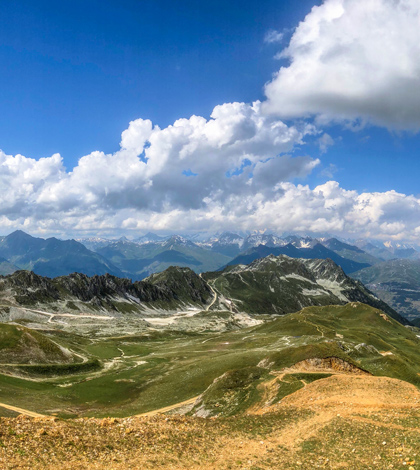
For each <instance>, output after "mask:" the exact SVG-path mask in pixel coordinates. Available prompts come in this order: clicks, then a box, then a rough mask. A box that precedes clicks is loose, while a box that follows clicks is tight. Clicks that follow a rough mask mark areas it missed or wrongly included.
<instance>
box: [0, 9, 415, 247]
mask: <svg viewBox="0 0 420 470" xmlns="http://www.w3.org/2000/svg"><path fill="white" fill-rule="evenodd" d="M419 26H420V6H419V5H418V2H417V1H415V0H399V1H398V0H363V1H362V0H326V1H325V2H324V3H323V4H322V5H321V6H319V7H314V8H313V9H312V11H311V12H310V13H309V14H308V15H307V17H306V18H305V19H304V21H302V22H301V23H300V24H299V26H298V27H297V28H296V30H295V32H294V34H293V36H292V38H291V41H290V44H289V45H288V47H287V48H286V49H284V50H283V52H282V53H281V55H282V57H285V58H288V59H289V60H290V64H289V65H288V66H284V67H282V68H281V69H280V71H279V72H278V73H277V74H276V75H275V76H274V78H273V79H272V81H271V82H270V83H268V84H267V85H266V87H265V91H266V96H267V99H266V101H265V102H263V103H260V102H255V103H253V104H245V103H225V104H222V105H219V106H216V107H215V109H214V110H213V112H212V114H211V116H210V119H205V118H204V117H200V116H192V117H191V118H189V119H179V120H177V121H175V122H174V123H173V124H172V125H170V126H168V127H166V128H163V129H161V128H159V127H158V126H157V125H153V124H152V122H151V121H150V120H147V119H137V120H135V121H132V122H131V123H130V125H129V127H128V128H127V129H126V130H125V131H124V132H123V133H122V136H121V143H120V150H119V151H117V152H115V153H114V154H104V153H103V152H100V151H96V152H92V153H91V154H89V155H86V156H84V157H83V158H81V159H80V160H79V162H78V165H77V166H76V167H75V168H74V169H72V170H71V171H67V170H66V169H65V168H64V166H63V162H62V159H61V157H60V155H59V154H55V155H53V156H51V157H49V158H42V159H39V160H35V159H32V158H26V157H23V156H21V155H16V156H11V155H6V154H5V153H3V152H0V169H1V172H0V188H1V189H0V196H1V203H0V224H1V225H2V226H3V227H10V229H15V228H22V229H27V230H30V231H32V232H35V233H39V232H46V233H54V232H59V233H67V234H70V233H72V234H76V233H81V232H93V233H99V232H101V231H103V232H113V231H114V232H120V231H128V230H135V231H140V230H149V229H153V230H173V231H188V230H221V229H230V230H232V229H238V230H239V229H244V230H246V229H249V230H253V229H262V228H269V229H272V230H278V231H310V232H326V231H328V232H334V233H343V234H353V235H363V236H369V237H385V238H401V239H417V238H418V237H419V236H420V199H419V198H417V197H415V196H413V195H405V194H399V193H397V192H395V191H393V190H390V191H387V192H383V193H369V192H366V193H362V194H359V193H357V192H356V191H348V190H345V189H343V188H341V187H340V185H339V183H338V182H335V181H330V182H328V183H326V184H323V185H320V186H317V187H315V188H312V189H311V188H310V187H308V186H307V185H303V184H296V183H294V182H293V181H294V180H295V179H296V178H302V179H303V178H305V177H306V176H308V175H309V174H310V173H311V172H312V171H313V170H314V168H316V166H317V165H318V164H319V163H320V162H319V160H318V159H314V158H311V157H310V156H307V155H304V154H301V155H296V154H297V153H298V151H299V152H300V153H302V151H301V150H299V149H301V147H302V146H303V145H304V143H305V138H310V137H311V136H320V135H322V137H320V139H319V141H320V144H319V145H320V148H321V150H322V151H328V146H330V145H331V144H332V141H331V138H329V136H328V134H327V133H324V131H323V130H322V129H323V126H325V125H326V124H328V123H331V122H340V123H343V124H344V125H346V126H348V125H350V126H353V128H355V126H360V125H363V124H370V125H377V126H382V127H387V128H389V129H398V130H408V131H418V130H419V129H420V94H419V93H418V89H419V85H420V63H419V62H418V57H419V56H420V55H419V52H420V27H419ZM280 39H281V33H278V32H273V31H271V32H269V33H267V36H266V38H265V40H266V41H267V42H278V41H280ZM285 120H287V123H286V122H285ZM290 120H292V121H290ZM293 120H294V121H293Z"/></svg>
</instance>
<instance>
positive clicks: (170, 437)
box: [0, 374, 420, 470]
mask: <svg viewBox="0 0 420 470" xmlns="http://www.w3.org/2000/svg"><path fill="white" fill-rule="evenodd" d="M419 403H420V392H419V391H418V389H417V388H416V387H414V386H413V385H411V384H408V383H406V382H401V381H399V380H396V379H390V378H387V377H373V376H369V375H346V374H338V375H333V376H331V377H329V378H325V379H321V380H317V381H316V382H313V383H311V384H308V385H306V386H305V387H304V388H303V389H301V390H299V391H297V392H295V393H294V394H292V395H289V396H288V397H286V398H284V399H283V400H281V402H280V403H277V404H275V405H273V406H271V407H269V408H266V409H265V410H264V413H262V414H258V415H250V414H246V415H243V416H238V417H235V418H219V419H199V418H186V417H174V416H172V417H165V416H155V417H151V418H127V419H112V418H111V419H110V418H105V419H102V420H100V419H79V420H70V421H60V420H57V419H50V418H27V417H18V418H2V419H1V420H0V432H1V447H0V466H1V468H4V469H12V468H22V469H24V468H25V469H29V468H30V469H41V468H48V469H53V468H54V469H55V468H58V467H60V468H62V469H70V468H71V469H91V468H92V469H111V468H112V469H138V468H141V469H152V468H167V469H206V470H207V469H236V468H237V469H239V468H240V469H249V470H251V469H252V470H261V469H312V468H329V469H338V468H349V469H372V468H375V469H390V468H407V469H410V468H411V470H412V469H415V468H419V464H418V462H419V463H420V459H419V455H417V454H418V452H419V449H420V430H419V424H420V406H419Z"/></svg>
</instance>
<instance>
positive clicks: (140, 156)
mask: <svg viewBox="0 0 420 470" xmlns="http://www.w3.org/2000/svg"><path fill="white" fill-rule="evenodd" d="M315 132H316V131H315V130H314V128H313V126H310V125H301V126H299V127H296V126H287V125H286V124H284V123H283V122H282V121H280V120H279V119H278V118H275V117H271V116H267V115H264V114H262V113H261V104H260V103H259V102H255V103H253V104H252V105H249V104H244V103H227V104H224V105H221V106H217V107H216V108H215V109H214V110H213V113H212V114H211V117H210V119H208V120H207V119H205V118H203V117H200V116H192V117H191V118H189V119H179V120H177V121H176V122H174V124H173V125H170V126H168V127H166V128H164V129H160V128H159V127H158V126H153V124H152V123H151V122H150V121H149V120H143V119H138V120H136V121H133V122H131V123H130V125H129V127H128V129H126V130H125V131H124V132H123V133H122V136H121V143H120V150H119V151H118V152H116V153H114V154H105V153H103V152H100V151H95V152H92V153H91V154H89V155H86V156H84V157H82V158H81V159H80V160H79V162H78V165H77V166H76V167H75V168H74V169H73V170H72V171H70V172H67V171H66V170H65V168H64V167H63V162H62V159H61V157H60V155H58V154H56V155H53V156H52V157H50V158H44V159H40V160H38V161H37V160H35V159H31V158H25V157H23V156H21V155H17V156H15V157H13V156H10V155H6V154H4V153H0V175H1V176H0V193H1V194H0V195H1V202H0V216H5V217H7V220H9V221H15V220H18V219H19V220H20V221H22V220H23V221H26V222H25V223H26V224H27V223H28V220H31V221H32V222H31V223H32V224H33V225H34V224H37V225H38V226H41V225H42V224H47V225H54V226H57V225H63V224H64V225H66V227H69V226H71V227H72V228H73V229H74V230H83V227H91V226H94V225H95V224H96V226H97V228H98V230H100V229H101V228H103V227H104V226H105V227H106V228H108V227H109V224H111V226H112V225H113V224H116V226H117V227H127V228H130V227H132V226H134V225H135V223H134V222H133V220H136V219H139V217H140V218H141V217H143V215H139V214H144V213H146V212H148V211H149V212H155V213H157V214H163V213H170V212H172V213H173V211H175V212H176V211H180V212H185V211H190V210H205V209H206V208H207V207H208V205H209V203H210V202H211V203H220V204H222V203H223V202H224V201H225V200H227V199H229V198H230V197H231V196H232V195H235V196H238V197H240V198H246V197H249V196H253V195H255V194H260V195H261V197H263V198H270V197H271V195H272V193H273V192H275V191H276V186H277V185H278V184H279V183H281V182H284V181H289V180H291V179H294V178H304V177H305V176H307V175H308V174H309V173H310V172H311V171H312V170H313V168H314V167H315V166H316V165H317V164H318V163H319V161H318V160H314V159H311V158H310V157H307V156H295V157H291V156H290V154H289V153H290V152H292V151H294V150H295V149H296V147H297V146H300V145H301V144H303V138H304V136H305V135H307V134H313V133H315ZM127 211H128V212H130V211H131V212H130V214H131V213H133V212H135V213H136V215H135V216H134V217H132V214H131V215H130V216H129V217H128V218H126V219H123V220H122V221H121V220H120V219H121V214H125V213H126V212H127ZM111 220H113V222H110V221H111ZM162 220H164V218H162ZM3 222H4V224H7V221H3ZM20 223H22V222H20ZM104 224H105V225H104ZM114 227H115V225H114ZM43 230H47V229H45V228H43Z"/></svg>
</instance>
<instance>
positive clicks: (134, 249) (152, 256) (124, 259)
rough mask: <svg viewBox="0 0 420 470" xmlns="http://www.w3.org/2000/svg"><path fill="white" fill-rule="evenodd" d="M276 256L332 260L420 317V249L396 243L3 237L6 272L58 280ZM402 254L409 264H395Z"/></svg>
mask: <svg viewBox="0 0 420 470" xmlns="http://www.w3.org/2000/svg"><path fill="white" fill-rule="evenodd" d="M269 255H274V256H280V255H287V256H289V257H291V258H296V259H331V260H332V261H334V262H335V263H336V264H337V265H339V266H340V267H341V268H342V269H343V271H344V272H345V273H346V274H351V275H352V276H353V277H354V278H357V279H360V280H362V282H364V283H366V284H368V286H369V288H370V289H371V290H372V291H373V292H375V293H376V295H378V297H380V298H381V299H382V300H385V301H386V302H387V303H389V304H390V305H391V306H392V307H393V308H394V309H395V310H397V311H398V312H400V313H402V314H404V315H406V316H407V317H408V318H410V319H413V320H414V319H415V318H416V317H419V316H420V301H419V299H418V286H417V285H416V282H414V281H413V278H411V279H406V277H407V275H408V273H409V272H410V270H412V269H415V267H416V266H417V264H418V259H419V251H418V247H417V246H416V245H410V244H401V243H395V242H385V243H384V242H378V241H375V240H356V241H346V240H342V239H338V238H331V237H329V238H313V237H309V236H305V237H300V236H296V235H288V236H285V237H280V236H278V235H275V234H272V233H253V234H246V233H243V232H240V233H236V232H223V233H220V234H213V235H212V234H208V233H207V234H205V233H203V234H197V235H195V236H190V237H188V236H180V235H172V236H160V235H156V234H153V233H147V234H146V235H143V236H141V237H138V238H136V239H134V240H128V239H127V238H125V237H122V238H120V239H118V240H109V239H106V238H102V237H91V238H87V239H79V240H59V239H57V238H48V239H42V238H36V237H32V236H30V235H28V234H26V233H25V232H23V231H16V232H13V233H11V234H10V235H7V236H4V237H0V274H3V275H6V274H11V273H13V272H15V271H17V270H30V271H33V272H34V273H36V274H38V275H41V276H46V277H50V278H55V277H59V276H66V275H69V274H71V273H74V272H77V273H82V274H85V275H87V276H94V275H98V276H101V275H105V274H106V273H108V274H110V275H112V276H116V277H119V278H127V279H131V280H133V281H140V280H142V279H144V278H146V277H148V276H150V275H151V274H153V273H158V272H162V271H164V270H165V269H167V268H168V267H170V266H179V267H185V268H190V269H192V270H193V271H195V272H196V273H205V272H214V271H217V270H223V269H224V268H225V267H227V266H234V265H238V264H239V265H247V264H249V263H252V262H253V261H255V260H257V259H260V258H265V257H267V256H269ZM398 256H401V257H403V259H404V260H406V261H407V262H406V263H398V262H396V261H395V258H396V257H398ZM389 258H391V259H389ZM387 263H389V264H387ZM388 266H389V268H388ZM409 267H410V268H409ZM390 270H391V271H392V276H391V277H388V278H387V280H384V276H382V280H378V279H377V275H379V274H378V273H380V272H382V271H383V272H384V273H386V276H388V275H390V272H391V271H390ZM373 273H377V274H373ZM384 275H385V274H384ZM378 284H380V286H379V287H378Z"/></svg>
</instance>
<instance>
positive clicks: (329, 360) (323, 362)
mask: <svg viewBox="0 0 420 470" xmlns="http://www.w3.org/2000/svg"><path fill="white" fill-rule="evenodd" d="M289 370H292V371H293V370H295V371H303V372H312V371H316V372H318V371H322V372H324V371H333V372H342V373H346V374H357V375H372V374H371V373H370V372H367V371H365V370H363V369H360V367H357V366H355V365H353V364H350V363H349V362H347V361H345V360H344V359H340V358H339V357H326V358H319V357H314V358H311V359H305V360H304V361H300V362H298V363H296V364H295V365H293V366H292V367H290V368H289Z"/></svg>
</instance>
